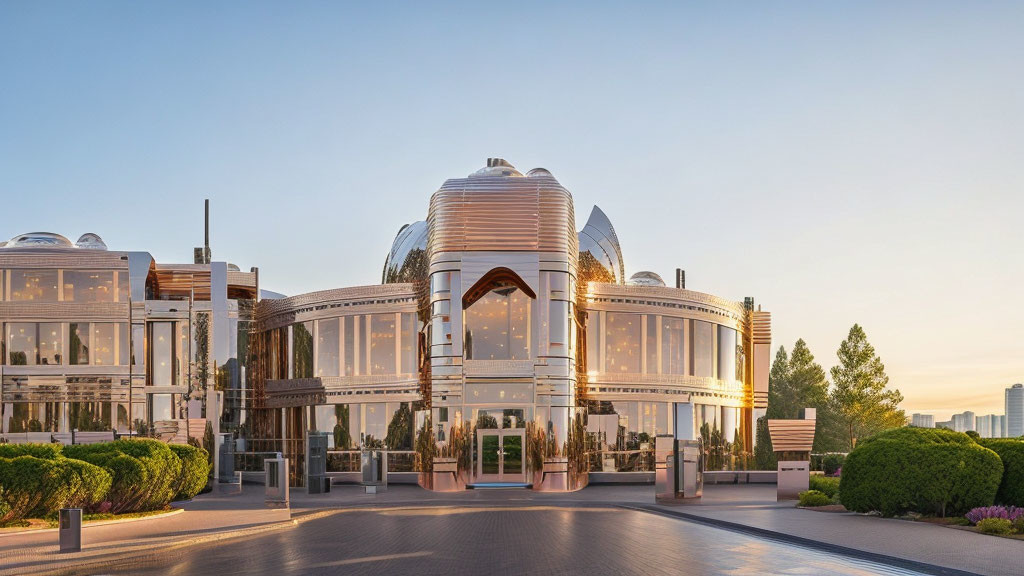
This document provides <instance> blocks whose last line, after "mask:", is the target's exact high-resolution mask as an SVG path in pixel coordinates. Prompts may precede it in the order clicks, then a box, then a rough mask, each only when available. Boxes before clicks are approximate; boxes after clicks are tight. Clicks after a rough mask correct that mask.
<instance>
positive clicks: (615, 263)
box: [577, 206, 626, 284]
mask: <svg viewBox="0 0 1024 576" xmlns="http://www.w3.org/2000/svg"><path fill="white" fill-rule="evenodd" d="M577 237H578V238H579V249H580V267H581V269H582V268H586V269H587V270H586V273H585V274H583V273H581V280H582V281H584V282H588V281H591V280H594V281H597V282H610V283H612V284H623V283H625V280H626V264H625V263H624V262H623V260H622V248H621V247H620V246H619V237H618V236H617V235H616V234H615V228H614V227H613V226H612V223H611V221H610V220H608V216H606V215H605V213H604V212H603V211H601V209H600V208H598V207H597V206H594V209H593V210H592V211H591V212H590V218H588V219H587V224H586V225H585V226H584V227H583V230H580V231H579V233H578V235H577Z"/></svg>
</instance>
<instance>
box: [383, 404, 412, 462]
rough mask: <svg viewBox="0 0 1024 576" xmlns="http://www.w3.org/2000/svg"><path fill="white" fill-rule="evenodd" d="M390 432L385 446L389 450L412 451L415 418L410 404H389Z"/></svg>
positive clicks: (388, 431) (385, 440) (385, 439)
mask: <svg viewBox="0 0 1024 576" xmlns="http://www.w3.org/2000/svg"><path fill="white" fill-rule="evenodd" d="M387 414H388V430H387V436H386V437H385V438H384V444H385V446H387V448H388V449H389V450H412V432H413V416H412V410H410V409H409V403H408V402H400V403H398V402H388V404H387Z"/></svg>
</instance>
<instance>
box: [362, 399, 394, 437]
mask: <svg viewBox="0 0 1024 576" xmlns="http://www.w3.org/2000/svg"><path fill="white" fill-rule="evenodd" d="M364 406H365V407H366V418H365V421H364V422H363V425H364V429H363V445H364V446H374V445H377V443H378V442H379V443H383V442H384V438H386V437H387V433H388V416H389V414H388V411H387V405H386V404H384V403H383V402H373V403H370V404H364Z"/></svg>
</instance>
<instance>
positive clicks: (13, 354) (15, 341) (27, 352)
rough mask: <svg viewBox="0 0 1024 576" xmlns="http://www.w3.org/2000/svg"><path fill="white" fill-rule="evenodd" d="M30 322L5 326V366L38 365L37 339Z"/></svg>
mask: <svg viewBox="0 0 1024 576" xmlns="http://www.w3.org/2000/svg"><path fill="white" fill-rule="evenodd" d="M36 332H37V327H36V324H35V323H32V322H16V323H9V324H7V364H8V365H11V366H35V365H36V364H38V363H39V338H38V334H37V333H36Z"/></svg>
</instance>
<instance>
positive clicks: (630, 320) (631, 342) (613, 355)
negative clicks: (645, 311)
mask: <svg viewBox="0 0 1024 576" xmlns="http://www.w3.org/2000/svg"><path fill="white" fill-rule="evenodd" d="M605 331H606V334H605V346H604V359H605V360H604V361H605V364H607V366H608V372H609V373H610V374H639V373H640V315H639V314H624V313H621V312H609V313H607V314H606V315H605Z"/></svg>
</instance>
